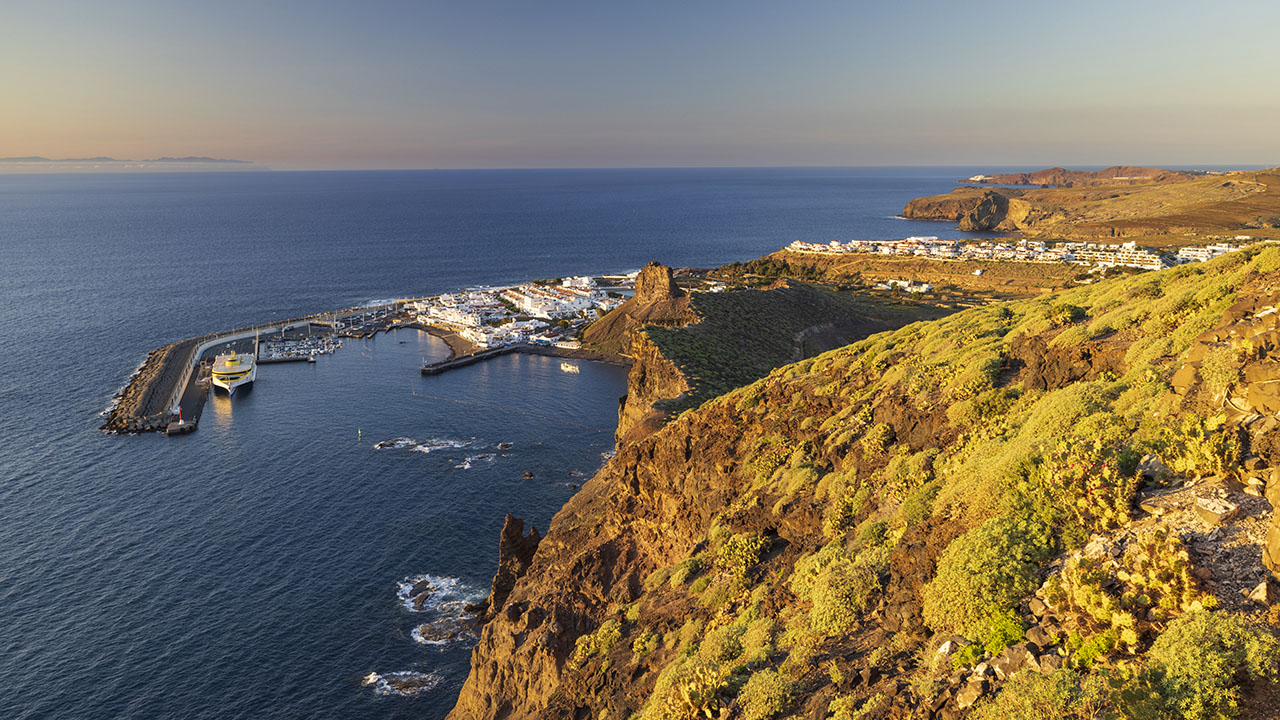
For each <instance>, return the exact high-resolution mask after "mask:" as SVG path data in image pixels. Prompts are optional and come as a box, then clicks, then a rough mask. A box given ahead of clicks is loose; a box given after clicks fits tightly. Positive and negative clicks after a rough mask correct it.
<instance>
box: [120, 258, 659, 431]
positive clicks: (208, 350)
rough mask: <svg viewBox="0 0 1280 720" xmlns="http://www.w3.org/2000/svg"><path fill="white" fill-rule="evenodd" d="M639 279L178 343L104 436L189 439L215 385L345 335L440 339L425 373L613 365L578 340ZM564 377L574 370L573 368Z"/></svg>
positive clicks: (369, 309) (124, 399) (317, 319)
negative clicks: (502, 359) (501, 360)
mask: <svg viewBox="0 0 1280 720" xmlns="http://www.w3.org/2000/svg"><path fill="white" fill-rule="evenodd" d="M634 281H635V273H631V274H620V275H604V276H599V277H588V276H581V277H570V278H564V279H556V280H553V281H539V282H532V283H526V284H524V285H513V286H502V287H474V288H469V289H467V290H464V291H462V292H457V293H446V294H442V295H436V296H430V297H422V298H404V299H395V300H388V301H385V302H379V303H376V304H371V305H368V306H365V307H359V308H348V309H345V310H338V311H333V312H328V313H319V314H315V315H309V316H306V317H302V318H291V319H289V320H284V321H280V322H276V323H269V324H262V325H254V326H250V327H245V328H239V329H236V330H231V331H227V332H223V333H217V334H212V335H205V336H202V337H198V338H190V339H187V340H181V341H178V342H176V343H171V344H170V345H166V346H165V347H163V348H160V349H159V350H156V351H154V352H152V353H151V354H150V355H149V356H148V357H147V359H146V360H145V361H144V362H143V363H142V365H141V366H140V367H139V369H138V371H137V372H135V373H134V375H133V376H132V377H131V378H130V380H129V382H128V384H127V385H126V386H125V387H124V388H122V389H121V391H120V392H119V393H118V394H117V395H116V397H114V398H113V399H112V401H111V405H110V406H109V407H108V408H107V410H105V411H104V415H105V416H106V418H107V419H106V422H104V423H103V425H102V426H101V429H103V430H105V431H108V432H121V433H137V432H164V433H165V434H167V435H185V434H187V433H190V432H193V431H194V430H195V429H196V428H197V427H198V426H199V422H200V415H201V412H202V411H203V408H204V405H205V400H206V398H207V396H208V394H209V393H210V392H212V391H213V390H214V389H215V388H218V389H219V392H222V391H225V392H226V394H227V395H228V396H230V395H233V394H234V392H235V391H236V390H237V389H238V388H241V387H248V386H251V385H252V383H253V382H254V381H255V380H256V379H257V373H258V371H259V367H258V366H259V365H271V364H277V363H295V362H305V363H316V362H319V360H320V359H321V358H323V357H324V356H326V355H330V354H332V353H335V352H337V351H338V350H339V349H341V348H342V347H343V342H344V339H353V338H354V339H369V338H372V337H374V336H376V335H377V334H378V333H380V332H385V331H388V330H395V329H399V328H412V329H417V330H421V331H424V332H428V333H430V334H432V335H434V336H436V337H438V338H440V339H442V340H444V341H445V342H446V343H447V344H448V346H449V349H450V354H449V357H448V358H446V359H445V360H442V361H440V362H432V363H427V362H424V363H423V365H422V367H421V372H422V374H423V375H436V374H439V373H442V372H445V371H447V370H451V369H454V368H459V367H466V366H468V365H472V364H474V363H477V362H480V361H483V360H486V359H489V358H493V357H499V356H502V355H506V354H510V353H525V354H532V355H553V356H557V357H565V358H576V359H587V360H602V361H606V362H615V363H616V362H617V360H618V359H617V358H614V357H607V356H603V355H599V354H596V353H591V352H589V351H585V350H583V349H582V347H581V345H580V343H579V342H578V341H577V340H575V339H574V338H575V336H576V335H577V333H579V332H580V331H581V330H582V329H583V328H585V327H586V326H587V325H588V324H590V322H592V321H593V320H595V319H596V318H598V317H601V316H602V315H603V314H604V313H606V312H608V311H609V310H610V309H612V308H614V307H616V306H617V305H618V304H620V303H621V302H622V300H623V298H624V297H626V295H627V294H629V293H631V292H633V288H634ZM562 370H563V372H566V373H572V372H573V370H565V369H563V368H562Z"/></svg>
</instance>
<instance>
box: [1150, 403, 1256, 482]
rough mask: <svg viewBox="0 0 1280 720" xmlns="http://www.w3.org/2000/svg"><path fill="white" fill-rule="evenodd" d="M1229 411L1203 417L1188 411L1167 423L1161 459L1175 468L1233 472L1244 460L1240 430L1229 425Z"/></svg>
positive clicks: (1184, 471) (1185, 471)
mask: <svg viewBox="0 0 1280 720" xmlns="http://www.w3.org/2000/svg"><path fill="white" fill-rule="evenodd" d="M1226 421H1227V418H1226V415H1225V414H1218V415H1215V416H1212V417H1207V418H1202V417H1200V416H1198V415H1196V414H1195V413H1187V414H1186V415H1185V416H1184V417H1183V419H1182V422H1181V423H1178V424H1177V425H1175V426H1173V427H1166V428H1165V434H1164V437H1163V438H1162V441H1163V451H1162V452H1161V454H1160V455H1161V459H1162V460H1164V461H1165V462H1166V463H1168V465H1169V467H1170V468H1172V469H1173V471H1174V472H1177V473H1181V474H1189V475H1190V474H1194V475H1216V474H1219V473H1228V472H1231V471H1232V470H1233V469H1234V468H1235V466H1236V464H1237V463H1238V462H1239V461H1240V453H1241V445H1242V442H1241V438H1240V430H1239V429H1238V428H1236V427H1235V426H1232V425H1227V422H1226Z"/></svg>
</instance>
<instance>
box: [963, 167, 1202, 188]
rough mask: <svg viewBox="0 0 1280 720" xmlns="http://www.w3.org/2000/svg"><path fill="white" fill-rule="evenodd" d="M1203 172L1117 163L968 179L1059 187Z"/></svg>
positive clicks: (1175, 178)
mask: <svg viewBox="0 0 1280 720" xmlns="http://www.w3.org/2000/svg"><path fill="white" fill-rule="evenodd" d="M1203 175H1204V173H1202V172H1191V171H1184V170H1162V169H1160V168H1148V167H1133V166H1131V165H1116V166H1114V167H1109V168H1106V169H1105V170H1067V169H1065V168H1060V167H1055V168H1049V169H1047V170H1037V171H1035V172H1024V173H997V174H995V175H976V176H974V177H972V178H969V179H967V180H965V182H976V183H983V184H995V185H1047V186H1056V187H1089V186H1094V185H1107V186H1110V185H1143V184H1148V183H1168V182H1182V181H1184V180H1193V179H1195V178H1198V177H1202V176H1203Z"/></svg>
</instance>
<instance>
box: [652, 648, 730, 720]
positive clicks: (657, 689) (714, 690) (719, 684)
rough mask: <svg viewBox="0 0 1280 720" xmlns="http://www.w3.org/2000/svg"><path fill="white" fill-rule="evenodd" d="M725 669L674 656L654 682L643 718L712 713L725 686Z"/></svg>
mask: <svg viewBox="0 0 1280 720" xmlns="http://www.w3.org/2000/svg"><path fill="white" fill-rule="evenodd" d="M728 684H729V683H728V676H727V673H726V672H725V671H724V669H723V668H721V667H720V666H719V665H716V664H715V663H711V662H706V661H703V660H677V661H675V662H673V663H671V664H670V665H668V666H667V667H666V669H664V670H663V671H662V673H661V674H660V675H658V681H657V683H655V684H654V688H653V693H652V694H650V695H649V702H648V704H647V705H645V709H644V713H643V715H642V718H643V720H694V718H698V717H702V716H705V717H714V716H715V713H716V711H717V710H718V709H719V708H720V699H721V698H720V696H721V694H722V693H723V692H724V690H725V688H726V687H728Z"/></svg>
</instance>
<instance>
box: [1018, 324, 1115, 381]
mask: <svg viewBox="0 0 1280 720" xmlns="http://www.w3.org/2000/svg"><path fill="white" fill-rule="evenodd" d="M1051 341H1052V338H1051V337H1046V336H1044V335H1032V336H1030V337H1019V338H1016V339H1015V340H1014V341H1013V343H1011V344H1010V347H1009V357H1008V358H1007V360H1006V366H1007V368H1006V369H1017V370H1019V371H1020V372H1021V374H1020V376H1019V379H1020V380H1021V381H1022V382H1023V383H1024V384H1025V386H1026V387H1027V389H1029V390H1057V389H1058V388H1061V387H1066V386H1067V385H1070V384H1071V383H1073V382H1076V381H1077V380H1096V379H1098V377H1099V376H1100V375H1102V374H1103V373H1111V374H1113V375H1117V376H1118V375H1123V374H1124V370H1125V364H1124V355H1125V352H1126V351H1127V350H1128V349H1129V343H1128V342H1125V341H1123V340H1118V339H1117V340H1093V341H1087V342H1083V343H1080V344H1079V345H1070V346H1065V347H1064V346H1056V345H1053V344H1052V342H1051Z"/></svg>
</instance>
